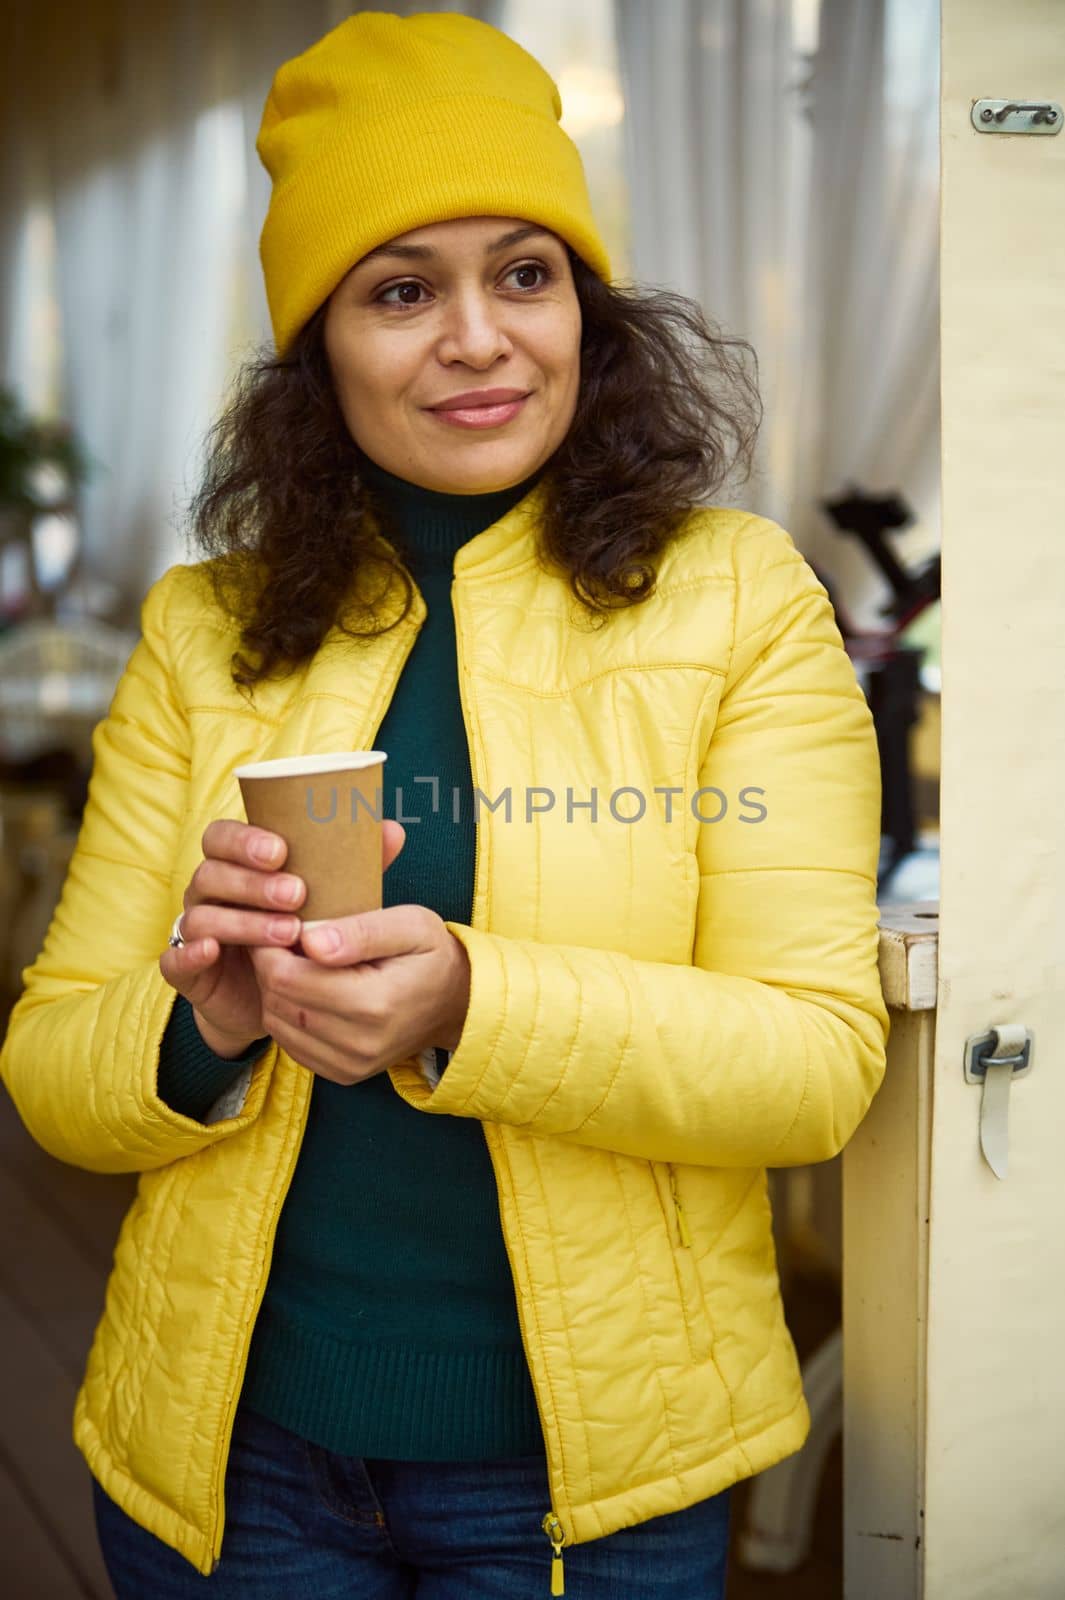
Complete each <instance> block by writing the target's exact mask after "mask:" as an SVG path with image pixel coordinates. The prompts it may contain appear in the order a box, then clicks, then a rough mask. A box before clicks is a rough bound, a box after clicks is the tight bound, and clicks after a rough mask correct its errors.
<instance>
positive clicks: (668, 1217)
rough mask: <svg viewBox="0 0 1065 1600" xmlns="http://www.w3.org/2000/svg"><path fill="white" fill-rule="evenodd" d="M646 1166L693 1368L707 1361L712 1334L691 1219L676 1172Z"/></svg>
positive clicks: (658, 1164)
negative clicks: (653, 1187)
mask: <svg viewBox="0 0 1065 1600" xmlns="http://www.w3.org/2000/svg"><path fill="white" fill-rule="evenodd" d="M647 1165H648V1166H649V1167H650V1169H651V1176H652V1177H653V1178H654V1182H655V1189H656V1190H657V1193H658V1199H659V1203H660V1204H661V1207H662V1220H663V1222H664V1224H665V1229H666V1237H667V1238H668V1240H669V1246H670V1255H671V1256H672V1258H673V1270H674V1274H675V1276H676V1281H677V1297H678V1299H679V1301H680V1308H681V1313H682V1315H683V1317H684V1327H685V1332H686V1333H687V1336H688V1349H689V1350H690V1352H691V1358H692V1361H693V1362H695V1363H696V1364H698V1363H701V1362H703V1361H709V1360H710V1357H711V1352H712V1350H713V1342H714V1340H713V1332H712V1329H711V1326H710V1318H709V1317H708V1316H707V1312H706V1302H705V1300H704V1299H703V1291H702V1285H701V1284H700V1282H699V1274H698V1272H697V1270H696V1266H695V1257H694V1253H693V1244H694V1239H693V1236H692V1231H691V1219H690V1217H689V1216H688V1213H687V1212H686V1210H685V1209H684V1205H683V1202H682V1199H681V1196H680V1192H679V1187H678V1182H677V1171H676V1168H675V1167H674V1166H673V1164H672V1162H667V1161H649V1162H648V1163H647Z"/></svg>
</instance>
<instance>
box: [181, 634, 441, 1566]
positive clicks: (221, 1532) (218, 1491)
mask: <svg viewBox="0 0 1065 1600" xmlns="http://www.w3.org/2000/svg"><path fill="white" fill-rule="evenodd" d="M420 632H421V628H420V626H419V627H418V628H416V629H415V630H414V633H413V635H412V636H411V639H410V642H409V644H408V645H407V649H406V651H405V653H404V656H403V660H402V661H401V662H400V664H399V671H398V672H397V673H396V677H395V680H394V682H393V684H392V692H393V694H394V693H395V688H396V684H397V683H398V682H399V679H400V676H401V675H402V672H403V668H404V667H405V666H406V664H407V661H408V659H409V657H410V653H411V651H412V650H413V649H414V643H415V640H416V639H417V637H418V634H419V633H420ZM387 709H388V708H387V704H386V706H385V710H387ZM383 720H384V711H382V713H381V716H380V717H379V718H378V719H377V727H375V728H374V730H373V734H372V735H371V738H376V737H377V730H378V728H379V727H380V726H381V723H382V722H383ZM310 1103H311V1086H310V1081H309V1079H308V1082H307V1085H306V1094H305V1098H304V1101H303V1109H302V1113H301V1126H300V1142H302V1137H303V1128H304V1127H305V1126H306V1121H307V1113H308V1111H309V1109H310ZM298 1160H299V1142H297V1144H296V1148H295V1151H294V1153H293V1157H292V1160H291V1162H290V1164H289V1169H288V1176H287V1177H286V1179H285V1182H284V1183H283V1184H282V1185H281V1188H280V1192H279V1193H278V1196H277V1199H276V1200H275V1202H274V1207H273V1211H272V1214H271V1216H270V1225H269V1229H268V1233H267V1237H268V1238H269V1239H270V1240H271V1241H272V1240H273V1237H274V1234H275V1233H276V1231H277V1224H278V1221H279V1220H280V1217H281V1210H282V1207H283V1206H284V1203H285V1196H286V1195H287V1194H288V1191H289V1188H290V1187H291V1184H292V1180H293V1178H294V1177H295V1175H296V1163H297V1161H298ZM269 1276H270V1268H269V1266H267V1265H264V1268H263V1271H262V1273H261V1274H260V1278H259V1285H258V1289H257V1290H256V1294H255V1304H254V1306H253V1307H252V1312H251V1316H250V1318H249V1320H248V1324H247V1328H248V1333H247V1338H246V1341H245V1345H244V1353H243V1355H242V1357H241V1363H240V1372H239V1373H238V1374H237V1382H236V1383H235V1385H234V1387H233V1394H232V1397H231V1399H230V1403H229V1411H228V1414H227V1416H226V1422H225V1427H224V1429H223V1431H222V1441H221V1450H220V1452H219V1457H218V1463H217V1465H216V1467H215V1505H216V1506H219V1507H221V1508H222V1510H221V1511H220V1512H219V1513H217V1514H216V1516H215V1526H214V1531H213V1533H212V1537H211V1571H212V1572H214V1571H216V1569H217V1567H218V1564H219V1561H220V1560H221V1556H222V1541H223V1539H224V1537H225V1484H226V1466H227V1464H228V1461H229V1449H230V1444H231V1441H232V1438H233V1424H234V1422H235V1421H236V1415H237V1407H238V1406H239V1404H240V1394H241V1390H242V1389H243V1387H244V1374H245V1372H246V1371H247V1369H248V1356H249V1354H250V1352H251V1335H252V1330H253V1329H254V1327H255V1320H256V1318H257V1317H258V1315H259V1307H260V1306H261V1305H262V1303H263V1297H264V1296H265V1294H266V1285H267V1281H268V1279H269Z"/></svg>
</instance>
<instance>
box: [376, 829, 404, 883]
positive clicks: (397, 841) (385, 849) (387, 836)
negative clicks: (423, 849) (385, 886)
mask: <svg viewBox="0 0 1065 1600" xmlns="http://www.w3.org/2000/svg"><path fill="white" fill-rule="evenodd" d="M406 842H407V830H406V828H405V827H404V826H403V824H402V823H401V822H396V821H394V820H393V818H391V817H386V819H385V820H384V822H382V824H381V854H382V857H383V863H384V870H385V871H386V872H387V871H388V869H389V867H390V866H391V865H392V863H393V861H394V860H395V859H396V857H397V856H398V855H399V852H400V851H401V850H402V849H403V846H404V845H405V844H406Z"/></svg>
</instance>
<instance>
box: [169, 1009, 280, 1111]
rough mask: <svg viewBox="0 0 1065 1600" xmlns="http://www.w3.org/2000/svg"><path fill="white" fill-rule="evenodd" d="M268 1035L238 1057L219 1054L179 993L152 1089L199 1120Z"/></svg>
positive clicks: (263, 1045)
mask: <svg viewBox="0 0 1065 1600" xmlns="http://www.w3.org/2000/svg"><path fill="white" fill-rule="evenodd" d="M269 1043H270V1040H269V1038H268V1037H264V1038H262V1039H256V1040H254V1041H253V1042H252V1043H251V1044H250V1045H249V1046H248V1048H247V1049H246V1050H245V1051H244V1052H243V1053H242V1054H241V1055H239V1056H232V1057H230V1056H219V1055H216V1054H215V1052H214V1051H213V1050H212V1049H211V1047H210V1045H209V1044H208V1043H207V1042H206V1040H205V1039H204V1037H203V1034H202V1033H201V1032H200V1030H199V1028H198V1027H197V1026H196V1017H195V1015H194V1013H193V1009H192V1006H191V1005H190V1004H189V1002H188V1001H187V1000H186V999H185V996H184V995H181V994H179V995H178V996H177V998H176V1000H175V1001H174V1008H173V1010H172V1011H171V1013H170V1018H169V1021H168V1022H167V1025H166V1030H165V1032H164V1033H163V1038H162V1042H161V1044H160V1046H159V1069H158V1073H157V1077H156V1088H157V1091H158V1094H159V1098H160V1100H162V1101H163V1102H164V1103H165V1104H166V1105H168V1106H169V1107H170V1109H171V1110H172V1111H177V1112H180V1114H181V1115H182V1116H184V1117H192V1118H193V1119H194V1121H196V1122H202V1121H203V1119H204V1117H205V1116H206V1115H207V1113H208V1111H210V1109H211V1107H212V1106H213V1105H214V1103H215V1101H216V1100H217V1099H218V1097H219V1095H221V1094H224V1093H225V1091H226V1090H227V1089H228V1088H229V1086H230V1084H231V1083H235V1082H236V1081H237V1079H238V1078H239V1077H240V1074H241V1073H242V1072H243V1070H244V1068H245V1067H246V1066H247V1064H248V1062H249V1061H254V1060H255V1059H256V1058H257V1057H258V1056H260V1055H262V1053H263V1051H264V1050H265V1049H266V1047H267V1045H268V1044H269Z"/></svg>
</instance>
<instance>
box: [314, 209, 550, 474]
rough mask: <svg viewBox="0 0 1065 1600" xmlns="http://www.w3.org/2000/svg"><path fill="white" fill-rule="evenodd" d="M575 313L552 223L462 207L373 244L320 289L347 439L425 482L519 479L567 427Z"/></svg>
mask: <svg viewBox="0 0 1065 1600" xmlns="http://www.w3.org/2000/svg"><path fill="white" fill-rule="evenodd" d="M580 344H581V313H580V306H579V305H578V303H577V294H576V290H575V289H574V286H573V276H572V273H571V272H570V265H569V257H568V255H567V254H566V249H565V246H564V245H563V244H562V242H561V240H560V239H558V238H557V237H556V235H555V234H553V233H549V232H547V230H546V229H544V228H540V227H537V226H535V225H534V224H532V223H528V222H520V221H517V220H515V219H514V218H512V217H511V218H508V217H463V218H461V219H460V220H458V221H456V222H435V223H432V224H430V225H429V226H427V227H424V228H415V229H413V230H412V231H411V232H410V233H404V234H401V235H400V236H399V237H398V238H396V239H392V240H390V241H389V243H388V244H384V245H381V246H380V247H379V248H378V249H376V250H371V252H370V253H369V255H367V256H364V257H363V259H362V260H361V261H359V262H357V263H356V265H355V266H354V267H352V269H351V271H350V272H349V273H348V275H347V277H345V278H344V279H343V280H342V281H341V283H340V284H338V286H337V288H336V289H335V290H334V291H333V294H332V295H331V296H330V299H329V304H328V308H327V311H326V318H325V346H326V352H327V354H328V357H329V364H330V367H331V369H332V373H333V381H334V384H335V386H336V392H337V398H338V400H339V402H340V408H341V410H342V412H343V413H344V419H345V421H346V422H347V425H348V428H349V430H350V432H351V435H352V438H353V439H354V440H355V443H356V444H357V445H358V446H359V448H360V449H361V450H363V451H364V452H365V454H366V455H368V456H369V457H370V459H371V461H376V463H377V464H378V466H380V467H384V469H385V470H386V472H393V473H395V474H396V475H397V477H400V478H406V479H408V480H409V481H410V482H411V483H417V484H419V485H421V487H422V488H425V489H437V490H442V491H443V492H445V493H451V494H487V493H488V492H490V491H491V490H493V489H506V488H510V487H512V486H513V485H514V484H517V483H521V482H522V481H523V479H525V478H527V477H529V476H530V475H531V474H532V473H533V472H535V471H536V470H537V468H539V467H541V466H542V465H543V464H544V462H545V461H547V459H548V458H549V456H551V455H552V454H553V453H554V451H555V450H557V448H558V446H559V445H560V444H561V443H562V440H563V439H564V438H565V436H566V432H567V430H568V429H569V425H570V423H571V422H572V420H573V414H574V411H575V410H576V406H577V390H578V386H579V383H580Z"/></svg>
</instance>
